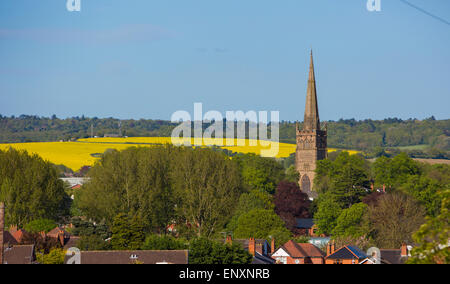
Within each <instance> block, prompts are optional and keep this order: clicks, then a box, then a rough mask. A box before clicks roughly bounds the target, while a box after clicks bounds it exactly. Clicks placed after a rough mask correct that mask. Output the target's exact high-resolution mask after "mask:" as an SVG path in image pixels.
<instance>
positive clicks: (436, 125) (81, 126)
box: [0, 115, 450, 159]
mask: <svg viewBox="0 0 450 284" xmlns="http://www.w3.org/2000/svg"><path fill="white" fill-rule="evenodd" d="M119 122H121V129H119ZM91 125H92V126H93V134H94V135H95V136H99V137H103V136H104V135H105V134H119V133H120V132H121V134H122V135H124V136H129V137H168V136H170V135H171V132H172V130H173V128H174V127H175V126H176V124H174V123H171V122H169V121H164V120H144V119H141V120H122V121H120V120H118V119H114V118H104V119H99V118H87V117H84V116H83V117H74V118H68V119H59V118H57V117H56V116H53V117H52V118H46V117H37V116H26V115H22V116H20V117H5V116H1V115H0V143H23V142H51V141H59V140H65V141H67V140H70V139H79V138H87V137H90V136H91ZM205 127H207V125H205ZM327 128H328V133H329V134H328V145H329V147H332V148H341V149H355V150H360V151H364V152H366V153H367V154H368V156H379V155H390V154H395V153H397V152H400V151H403V152H407V153H408V154H409V155H410V156H411V157H414V158H435V159H450V120H449V119H447V120H436V119H434V117H431V118H429V119H426V120H416V119H409V120H401V119H397V118H389V119H385V120H363V121H357V120H355V119H348V120H342V119H341V120H339V121H328V122H327ZM280 142H284V143H295V122H286V121H284V122H282V123H281V125H280Z"/></svg>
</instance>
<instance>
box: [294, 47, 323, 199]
mask: <svg viewBox="0 0 450 284" xmlns="http://www.w3.org/2000/svg"><path fill="white" fill-rule="evenodd" d="M296 133H297V151H296V153H295V166H296V168H297V171H298V172H299V174H300V180H299V185H300V189H301V190H302V191H303V192H305V193H307V194H308V196H309V197H310V198H316V197H317V193H316V192H314V191H313V190H312V188H313V181H314V175H315V173H314V170H315V169H316V163H317V161H319V160H323V159H325V158H326V157H327V130H326V127H325V129H323V130H322V129H321V128H320V120H319V107H318V104H317V93H316V79H315V76H314V62H313V55H312V51H311V63H310V66H309V79H308V90H307V93H306V105H305V118H304V120H303V129H299V126H298V124H297V126H296Z"/></svg>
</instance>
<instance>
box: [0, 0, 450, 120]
mask: <svg viewBox="0 0 450 284" xmlns="http://www.w3.org/2000/svg"><path fill="white" fill-rule="evenodd" d="M381 1H382V2H381V3H382V11H381V12H369V11H368V10H367V9H366V2H367V1H366V0H339V1H336V0H281V1H275V0H270V1H269V0H245V1H243V0H133V1H129V0H127V1H125V0H81V4H82V10H81V12H72V13H71V12H68V11H67V10H66V0H39V1H31V0H2V1H0V114H3V115H20V114H30V115H42V116H51V115H52V114H56V115H57V116H58V117H62V118H64V117H70V116H81V115H85V116H90V117H92V116H97V117H117V118H123V119H125V118H135V119H140V118H153V119H170V117H171V115H172V113H173V112H175V111H177V110H186V111H189V112H190V113H192V112H193V104H194V103H195V102H202V103H203V109H204V111H207V110H218V111H220V112H222V113H224V112H225V111H227V110H234V111H236V110H243V111H248V110H255V111H260V110H267V111H270V110H278V111H280V118H281V119H282V120H302V119H303V111H304V104H305V95H306V84H307V75H308V74H307V72H308V65H309V50H310V48H311V47H312V48H313V50H314V55H315V65H316V79H317V88H318V96H319V107H320V115H321V118H322V120H337V119H340V118H356V119H365V118H372V119H383V118H387V117H400V118H410V117H412V118H419V119H422V118H425V117H430V116H431V115H434V116H435V117H436V118H438V119H448V118H450V115H449V114H450V111H449V106H450V25H448V24H445V23H444V22H442V21H439V20H437V19H435V18H432V17H430V16H428V15H425V14H423V13H421V12H419V11H418V10H416V9H413V8H412V7H410V6H407V5H405V4H404V3H403V2H401V1H400V0H381ZM409 2H411V3H413V4H415V5H417V6H420V7H421V8H424V9H425V10H427V11H429V12H430V13H432V14H434V15H437V16H439V17H441V18H443V19H446V20H450V1H448V0H426V1H425V0H409Z"/></svg>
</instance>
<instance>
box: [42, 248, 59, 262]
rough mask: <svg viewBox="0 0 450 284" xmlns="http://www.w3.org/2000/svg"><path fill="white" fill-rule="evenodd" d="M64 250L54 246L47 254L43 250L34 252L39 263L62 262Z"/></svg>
mask: <svg viewBox="0 0 450 284" xmlns="http://www.w3.org/2000/svg"><path fill="white" fill-rule="evenodd" d="M64 258H65V252H64V250H63V249H60V248H55V249H52V250H50V252H49V253H48V254H44V253H43V252H40V253H37V254H36V259H37V262H38V263H40V264H64Z"/></svg>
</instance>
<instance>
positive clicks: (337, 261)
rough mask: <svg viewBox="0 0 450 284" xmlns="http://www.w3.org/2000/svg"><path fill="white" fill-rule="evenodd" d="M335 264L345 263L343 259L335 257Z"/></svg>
mask: <svg viewBox="0 0 450 284" xmlns="http://www.w3.org/2000/svg"><path fill="white" fill-rule="evenodd" d="M334 264H344V262H343V261H342V259H335V260H334Z"/></svg>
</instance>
